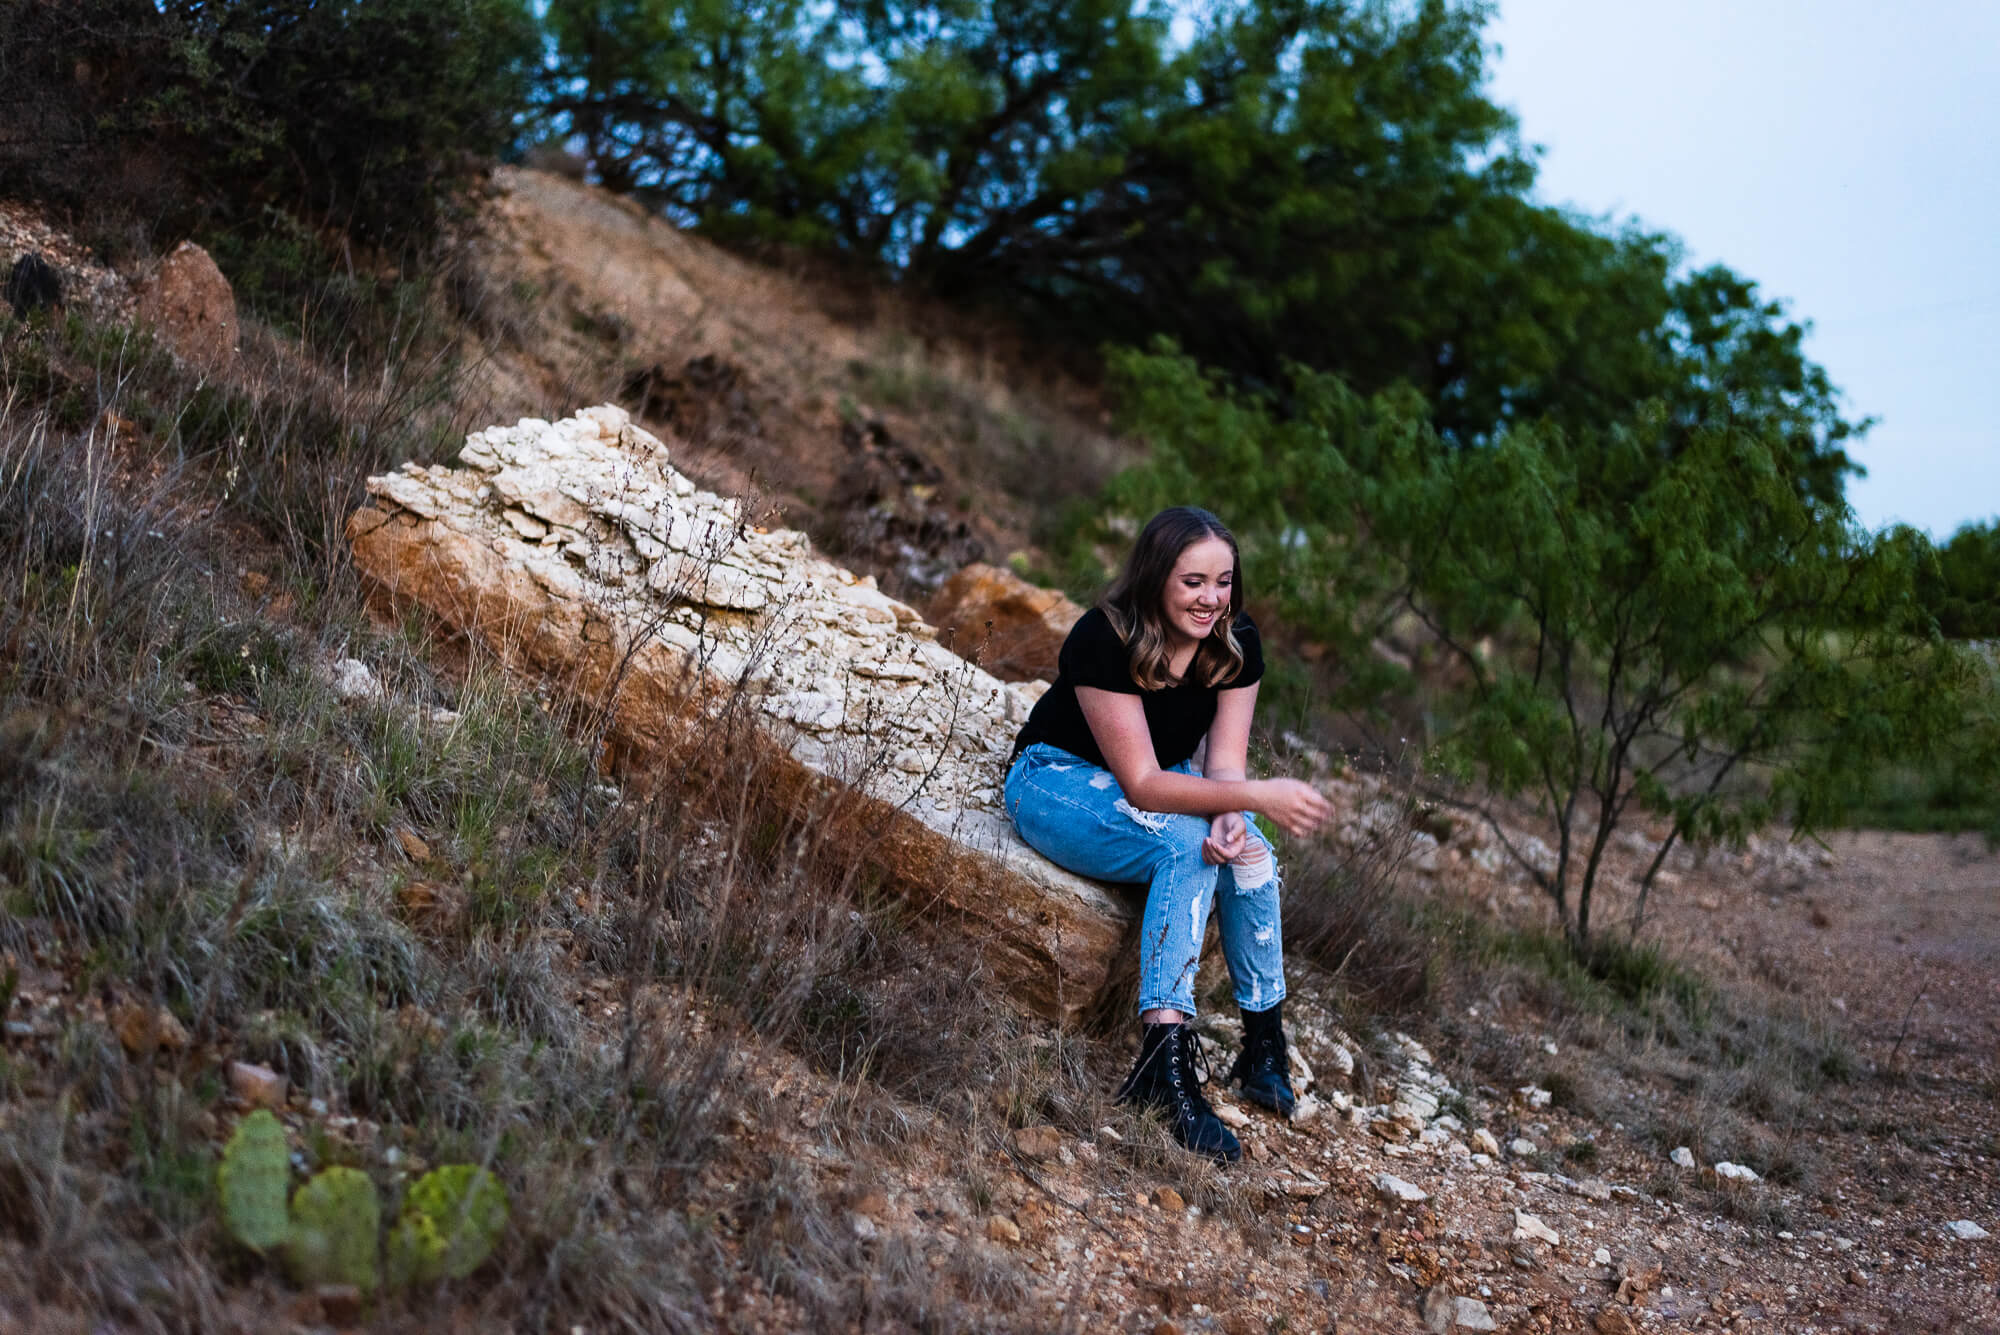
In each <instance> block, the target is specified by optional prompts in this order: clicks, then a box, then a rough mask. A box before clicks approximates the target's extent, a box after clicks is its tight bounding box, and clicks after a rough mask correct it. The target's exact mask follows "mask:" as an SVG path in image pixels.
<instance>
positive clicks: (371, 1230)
mask: <svg viewBox="0 0 2000 1335" xmlns="http://www.w3.org/2000/svg"><path fill="white" fill-rule="evenodd" d="M381 1231H382V1207H381V1205H380V1204H378V1203H377V1201H376V1199H375V1184H374V1183H373V1182H370V1181H369V1180H368V1174H366V1173H363V1172H361V1171H360V1170H358V1169H354V1168H340V1167H334V1168H328V1169H325V1170H323V1171H321V1172H320V1173H319V1175H318V1176H316V1177H314V1178H313V1180H312V1181H310V1182H308V1183H306V1184H305V1185H304V1186H302V1187H300V1188H299V1189H298V1190H297V1191H296V1192H294V1193H293V1195H292V1225H291V1232H290V1235H289V1236H288V1237H287V1238H286V1240H285V1259H286V1260H287V1261H288V1262H289V1263H290V1266H291V1271H292V1278H293V1279H295V1280H297V1281H298V1283H299V1284H300V1285H301V1286H305V1287H311V1286H312V1285H315V1284H352V1285H354V1287H356V1288H358V1289H360V1290H361V1291H362V1292H363V1293H373V1292H374V1291H375V1285H376V1282H377V1280H378V1279H379V1278H380V1274H379V1268H378V1266H377V1262H376V1254H377V1250H378V1248H379V1246H380V1242H381Z"/></svg>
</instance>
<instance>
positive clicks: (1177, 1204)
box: [1153, 1187, 1187, 1214]
mask: <svg viewBox="0 0 2000 1335" xmlns="http://www.w3.org/2000/svg"><path fill="white" fill-rule="evenodd" d="M1153 1204H1155V1205H1157V1206H1159V1207H1160V1208H1161V1209H1162V1210H1164V1211H1166V1212H1167V1213H1168V1214H1179V1213H1180V1212H1181V1211H1182V1210H1185V1209H1187V1202H1186V1201H1184V1200H1182V1199H1181V1194H1180V1193H1179V1192H1178V1191H1175V1190H1174V1189H1173V1188H1172V1187H1161V1188H1160V1189H1159V1190H1158V1191H1156V1192H1154V1193H1153Z"/></svg>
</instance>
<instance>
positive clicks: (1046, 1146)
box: [1014, 1126, 1062, 1159]
mask: <svg viewBox="0 0 2000 1335" xmlns="http://www.w3.org/2000/svg"><path fill="white" fill-rule="evenodd" d="M1014 1148H1015V1149H1017V1150H1019V1151H1020V1152H1021V1153H1022V1154H1023V1155H1024V1156H1026V1157H1027V1158H1030V1159H1053V1158H1055V1157H1056V1156H1057V1155H1058V1154H1060V1153H1062V1132H1060V1131H1058V1130H1056V1129H1055V1128H1054V1127H1052V1126H1024V1127H1021V1128H1019V1129H1017V1130H1016V1131H1015V1132H1014Z"/></svg>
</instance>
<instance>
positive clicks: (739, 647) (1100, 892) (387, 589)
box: [347, 406, 1133, 1017]
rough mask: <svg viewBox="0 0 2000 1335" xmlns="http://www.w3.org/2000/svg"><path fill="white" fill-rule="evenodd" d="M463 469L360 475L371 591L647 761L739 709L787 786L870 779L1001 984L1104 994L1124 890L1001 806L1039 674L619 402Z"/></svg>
mask: <svg viewBox="0 0 2000 1335" xmlns="http://www.w3.org/2000/svg"><path fill="white" fill-rule="evenodd" d="M459 463H460V465H461V467H459V468H456V469H452V468H446V467H443V466H441V465H432V466H430V467H428V468H423V467H418V466H416V465H414V464H406V465H404V467H403V468H402V469H401V470H400V471H398V472H395V473H391V474H388V475H386V476H382V477H374V478H370V479H369V480H368V493H369V498H370V499H369V502H368V504H367V505H366V506H364V507H363V508H362V509H360V510H358V511H357V512H356V513H355V514H354V515H353V517H352V518H351V519H350V520H349V521H348V525H347V537H348V541H349V542H350V544H351V545H352V547H353V550H354V557H355V562H356V564H357V566H358V567H359V568H360V570H361V571H362V572H363V574H364V575H366V576H367V577H368V579H369V580H370V581H372V583H373V584H374V586H375V587H376V588H377V589H378V590H379V591H381V592H384V593H386V594H387V595H388V596H389V597H390V598H392V599H394V600H399V601H408V602H414V603H417V604H420V605H422V606H424V607H426V608H428V609H429V610H430V611H431V612H433V613H434V614H436V615H437V616H439V617H440V618H442V619H443V620H444V621H445V622H446V623H447V624H448V625H450V626H452V627H454V628H455V629H457V630H459V631H461V632H463V633H465V634H466V635H468V636H469V637H472V638H475V639H478V640H481V641H484V642H485V643H486V644H487V645H488V646H490V647H491V648H492V649H493V650H494V651H496V652H497V653H498V654H499V655H500V656H501V658H502V659H503V661H505V662H506V663H508V664H509V665H510V666H511V667H513V668H515V669H517V670H519V671H521V672H523V673H525V674H528V675H532V676H535V677H537V678H539V679H541V680H543V681H545V682H548V683H550V684H552V685H555V686H557V687H559V688H560V689H562V690H565V691H568V692H572V693H574V694H575V695H577V696H579V697H581V698H582V699H584V700H587V701H589V702H591V703H592V704H595V705H605V704H608V705H609V711H608V713H609V717H610V719H611V725H612V732H613V740H614V741H615V743H616V744H617V745H616V750H617V752H618V754H619V755H620V756H621V757H622V758H623V759H624V760H625V761H626V762H627V763H628V764H629V765H630V766H632V767H633V768H634V769H635V770H636V771H638V772H639V773H641V774H642V775H643V773H644V772H645V771H646V770H647V768H648V766H649V765H653V764H656V763H658V762H663V761H666V760H669V759H680V758H684V757H686V756H687V755H688V754H689V748H690V746H694V745H698V743H699V740H700V739H701V737H702V736H703V735H704V720H706V719H709V718H712V717H713V715H714V711H715V710H716V709H718V708H720V707H721V706H722V705H724V704H725V703H728V702H732V701H734V702H746V701H747V702H748V703H749V704H750V705H751V706H752V707H753V708H754V710H755V711H756V718H757V725H758V735H759V736H760V737H761V738H762V739H763V741H764V742H765V743H768V746H767V747H766V749H767V750H768V751H769V752H770V753H771V754H772V755H773V756H774V757H775V758H776V760H777V763H778V765H779V774H778V777H777V779H776V780H775V782H777V783H779V784H785V785H788V784H790V783H791V782H792V781H791V780H788V779H786V778H785V777H784V776H785V775H792V776H794V778H795V779H798V780H803V781H804V784H803V786H802V787H801V788H800V792H802V793H803V792H807V791H810V790H811V788H812V785H813V784H825V783H827V782H838V783H842V784H847V785H850V786H852V787H854V788H855V789H856V790H857V791H859V792H861V793H863V794H864V795H865V798H866V800H867V801H868V802H869V803H870V804H871V805H870V806H869V807H868V813H869V814H868V821H867V825H868V827H869V828H868V829H867V831H866V832H867V835H868V837H869V839H870V842H871V845H872V847H873V850H874V852H873V857H874V859H875V861H876V862H877V864H878V865H879V866H880V868H881V869H882V871H883V872H884V874H885V877H886V879H887V880H888V881H889V883H890V884H892V885H893V886H895V887H897V888H899V889H901V890H903V891H904V892H905V893H907V894H909V895H910V896H911V897H912V899H913V900H914V901H915V902H917V903H918V904H919V905H920V906H921V908H922V909H923V910H924V911H926V912H930V913H936V912H943V913H944V914H946V915H956V916H957V918H958V920H960V921H961V922H963V923H965V924H966V927H967V930H970V931H971V932H972V933H973V934H975V935H976V936H977V937H978V939H980V940H981V941H982V942H984V943H985V949H986V953H987V958H988V960H989V963H990V964H991V965H992V967H993V970H994V973H995V975H996V977H997V978H998V979H999V980H1001V981H1002V982H1003V983H1005V984H1007V985H1008V991H1009V993H1010V994H1011V995H1014V996H1018V997H1021V998H1022V999H1024V1000H1025V1001H1026V1002H1027V1003H1028V1004H1030V1005H1032V1006H1034V1007H1035V1008H1036V1009H1039V1010H1041V1011H1043V1012H1044V1013H1048V1014H1052V1015H1057V1016H1061V1017H1072V1016H1074V1015H1076V1014H1077V1013H1078V1012H1079V1011H1081V1010H1083V1009H1084V1008H1086V1007H1087V1006H1089V1005H1090V1004H1091V1003H1092V1002H1093V1001H1095V1000H1096V998H1097V997H1098V995H1099V993H1100V992H1101V991H1102V989H1103V988H1104V986H1105V984H1106V980H1107V978H1108V976H1109V972H1110V967H1111V964H1112V962H1113V959H1114V957H1116V956H1117V955H1118V954H1119V953H1120V951H1121V949H1123V948H1124V947H1126V946H1127V945H1128V940H1127V933H1128V930H1129V924H1130V922H1131V920H1132V918H1133V912H1132V908H1133V906H1132V905H1131V904H1129V903H1128V902H1127V901H1126V900H1125V899H1124V898H1123V897H1122V896H1120V895H1118V894H1116V893H1114V892H1113V891H1111V890H1110V889H1108V888H1107V887H1104V886H1101V885H1098V884H1096V883H1094V882H1091V881H1087V880H1084V879H1082V878H1079V877H1076V876H1072V875H1070V874H1069V873H1067V872H1065V871H1063V870H1061V869H1060V868H1058V867H1056V866H1054V865H1053V864H1051V863H1049V862H1047V861H1046V860H1044V859H1043V858H1041V857H1040V856H1039V855H1037V854H1036V853H1034V852H1033V851H1032V850H1031V849H1029V848H1028V847H1027V846H1026V845H1025V844H1023V843H1022V842H1021V841H1020V839H1019V838H1018V837H1017V836H1016V835H1015V834H1014V831H1013V827H1012V825H1011V824H1010V823H1009V822H1008V820H1007V818H1006V815H1005V813H1004V812H1003V811H1002V809H1001V799H1000V785H1001V782H1002V780H1003V779H1004V777H1005V767H1006V762H1007V757H1008V753H1009V750H1010V749H1011V746H1012V743H1013V738H1014V734H1015V731H1016V730H1017V729H1018V728H1019V726H1020V724H1021V722H1022V721H1023V720H1024V719H1025V718H1026V717H1027V713H1028V710H1029V709H1030V708H1031V707H1032V706H1033V702H1034V699H1035V696H1036V694H1038V691H1037V690H1036V689H1035V688H1034V687H1023V686H1017V685H1012V684H1009V683H1006V682H1002V681H999V680H998V679H996V678H994V677H992V676H989V675H988V674H987V673H985V672H983V671H981V670H980V669H979V668H977V667H975V666H974V665H972V664H971V663H968V662H966V661H965V660H964V659H962V658H960V657H959V656H957V655H956V654H953V653H951V652H950V651H949V650H947V649H946V648H944V647H943V646H942V645H940V644H938V643H937V640H936V635H935V632H934V631H933V630H932V628H931V627H930V626H928V625H927V624H925V622H924V621H923V619H922V618H921V617H920V616H919V615H918V614H917V612H916V611H915V610H914V609H912V608H910V607H908V606H906V605H904V604H903V603H900V602H897V601H896V600H895V599H893V598H890V597H887V596H886V595H884V594H883V593H881V592H880V591H879V590H878V589H876V587H875V585H874V582H873V581H872V580H868V579H858V578H856V577H855V576H854V575H853V574H852V573H851V572H849V571H847V570H843V569H841V568H840V567H839V566H836V565H834V564H832V563H830V562H828V561H825V560H822V559H820V558H819V557H817V556H815V555H814V554H813V551H812V545H811V543H810V542H809V541H808V540H807V539H806V537H805V535H803V534H801V533H795V532H791V531H789V530H784V529H776V530H769V531H767V530H764V529H760V528H757V527H754V526H752V525H750V524H749V523H747V522H746V521H745V520H744V517H743V514H742V510H741V507H740V505H739V504H738V503H737V502H736V501H735V500H733V499H728V498H725V497H721V496H717V495H714V494H712V493H709V492H705V491H702V490H700V489H699V488H698V487H696V486H695V484H694V483H693V482H691V481H690V480H689V479H688V478H686V477H684V476H683V475H681V474H680V473H678V472H676V471H675V470H674V469H673V467H672V466H671V465H670V463H669V462H668V455H667V447H666V445H665V444H664V443H663V442H661V441H660V440H659V439H658V438H656V437H654V436H652V435H650V434H649V433H647V432H645V431H643V430H641V429H639V428H638V427H636V426H634V425H633V424H632V422H631V420H630V418H629V416H628V415H627V414H626V413H625V411H624V410H623V409H620V408H617V407H615V406H606V407H599V408H589V409H585V410H584V411H583V412H580V413H578V414H577V415H576V416H574V417H569V418H565V419H563V420H562V421H559V422H545V421H541V420H539V419H535V418H527V419H523V420H522V421H520V422H518V423H516V424H514V425H513V426H497V427H491V428H488V429H486V430H484V431H478V432H475V433H473V434H472V435H471V436H470V437H468V438H467V440H466V442H465V445H464V448H463V449H462V450H461V451H460V452H459Z"/></svg>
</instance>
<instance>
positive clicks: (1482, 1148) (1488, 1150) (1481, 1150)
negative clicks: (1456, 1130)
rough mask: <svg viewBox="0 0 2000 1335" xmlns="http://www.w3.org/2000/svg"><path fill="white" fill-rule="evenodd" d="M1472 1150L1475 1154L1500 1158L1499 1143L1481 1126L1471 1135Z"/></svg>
mask: <svg viewBox="0 0 2000 1335" xmlns="http://www.w3.org/2000/svg"><path fill="white" fill-rule="evenodd" d="M1472 1148H1473V1152H1474V1153H1477V1154H1486V1155H1491V1156H1492V1157H1493V1158H1495V1159H1497V1158H1499V1157H1500V1142H1499V1141H1497V1140H1495V1139H1494V1138H1493V1133H1492V1132H1491V1131H1488V1130H1487V1129H1486V1128H1485V1127H1483V1126H1482V1127H1480V1128H1479V1129H1478V1130H1477V1131H1475V1132H1473V1133H1472Z"/></svg>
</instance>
